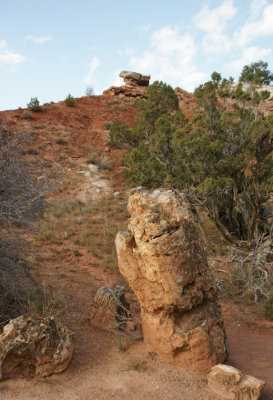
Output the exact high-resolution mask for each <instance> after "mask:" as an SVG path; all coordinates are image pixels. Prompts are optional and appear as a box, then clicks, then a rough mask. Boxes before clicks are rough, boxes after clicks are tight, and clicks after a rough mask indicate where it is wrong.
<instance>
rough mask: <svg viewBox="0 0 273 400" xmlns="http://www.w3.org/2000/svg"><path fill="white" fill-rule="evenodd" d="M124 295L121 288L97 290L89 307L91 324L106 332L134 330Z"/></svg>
mask: <svg viewBox="0 0 273 400" xmlns="http://www.w3.org/2000/svg"><path fill="white" fill-rule="evenodd" d="M125 293H126V291H125V288H124V287H123V286H115V287H114V288H106V287H101V288H99V289H98V291H97V293H96V295H95V297H94V301H93V304H92V307H91V312H90V322H91V324H92V325H94V326H96V327H98V328H102V329H106V330H115V331H117V330H132V329H134V324H133V318H132V315H131V313H130V305H129V303H128V301H127V300H126V298H125Z"/></svg>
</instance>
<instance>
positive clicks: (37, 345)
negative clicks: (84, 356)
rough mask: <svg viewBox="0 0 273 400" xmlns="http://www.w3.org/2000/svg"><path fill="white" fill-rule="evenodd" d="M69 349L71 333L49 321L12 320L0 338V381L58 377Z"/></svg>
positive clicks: (70, 348)
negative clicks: (20, 378) (17, 378)
mask: <svg viewBox="0 0 273 400" xmlns="http://www.w3.org/2000/svg"><path fill="white" fill-rule="evenodd" d="M73 348H74V336H73V334H72V332H71V331H70V330H69V329H68V328H66V327H65V326H64V325H62V324H60V323H57V322H55V321H54V319H53V318H41V319H34V318H31V317H25V316H21V317H18V318H16V319H13V320H11V321H10V322H9V323H8V324H7V325H6V326H5V327H4V330H3V334H2V335H1V336H0V380H3V379H7V378H13V377H16V376H24V377H34V376H40V377H46V376H49V375H52V374H57V373H60V372H62V371H63V370H64V369H65V368H66V367H67V366H68V364H69V362H70V359H71V357H72V352H73Z"/></svg>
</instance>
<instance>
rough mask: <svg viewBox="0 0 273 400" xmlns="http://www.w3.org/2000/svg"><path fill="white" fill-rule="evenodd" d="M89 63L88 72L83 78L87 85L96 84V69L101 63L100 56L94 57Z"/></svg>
mask: <svg viewBox="0 0 273 400" xmlns="http://www.w3.org/2000/svg"><path fill="white" fill-rule="evenodd" d="M87 65H88V72H87V74H86V75H85V76H84V78H83V82H84V83H85V84H86V85H91V84H92V86H93V85H94V83H95V80H94V72H95V71H96V69H97V68H98V67H99V66H100V65H101V63H100V60H99V58H98V57H96V56H95V57H93V59H92V61H90V63H88V64H87Z"/></svg>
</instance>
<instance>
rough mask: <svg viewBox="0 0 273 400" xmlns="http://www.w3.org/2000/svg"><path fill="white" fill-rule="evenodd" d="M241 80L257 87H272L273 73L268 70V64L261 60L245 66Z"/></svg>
mask: <svg viewBox="0 0 273 400" xmlns="http://www.w3.org/2000/svg"><path fill="white" fill-rule="evenodd" d="M239 80H240V81H241V82H244V83H254V84H256V85H263V84H264V85H270V83H271V82H272V81H273V73H272V72H271V71H269V70H268V63H267V62H264V61H262V60H260V61H257V62H254V63H252V64H250V65H245V66H244V68H243V71H242V73H241V75H240V78H239Z"/></svg>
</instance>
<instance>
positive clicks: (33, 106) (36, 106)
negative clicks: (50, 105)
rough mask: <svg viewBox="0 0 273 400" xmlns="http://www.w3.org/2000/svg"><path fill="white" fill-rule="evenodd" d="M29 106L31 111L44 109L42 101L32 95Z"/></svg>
mask: <svg viewBox="0 0 273 400" xmlns="http://www.w3.org/2000/svg"><path fill="white" fill-rule="evenodd" d="M27 106H28V108H29V109H30V110H31V111H34V112H40V111H42V107H41V106H40V102H39V100H38V98H37V97H32V98H31V100H30V102H29V103H28V105H27Z"/></svg>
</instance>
